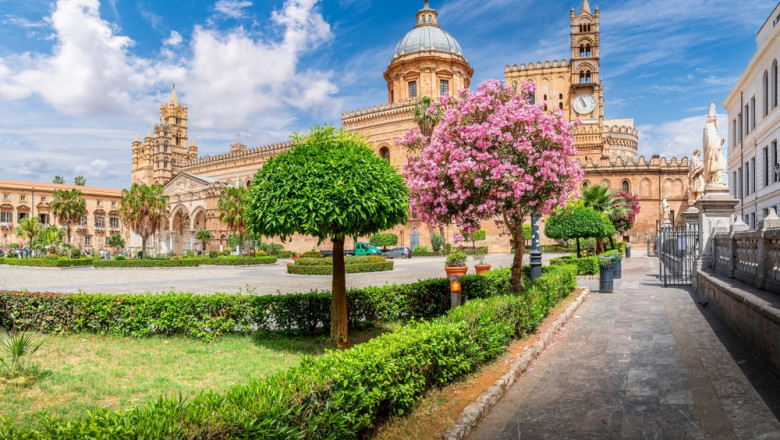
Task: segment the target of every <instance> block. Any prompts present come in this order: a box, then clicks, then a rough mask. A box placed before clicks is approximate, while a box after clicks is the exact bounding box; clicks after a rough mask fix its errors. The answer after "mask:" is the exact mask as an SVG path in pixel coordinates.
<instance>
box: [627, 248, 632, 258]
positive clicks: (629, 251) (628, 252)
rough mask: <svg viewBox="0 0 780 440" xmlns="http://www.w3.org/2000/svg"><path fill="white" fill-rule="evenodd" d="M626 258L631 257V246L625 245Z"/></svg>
mask: <svg viewBox="0 0 780 440" xmlns="http://www.w3.org/2000/svg"><path fill="white" fill-rule="evenodd" d="M626 258H631V246H626Z"/></svg>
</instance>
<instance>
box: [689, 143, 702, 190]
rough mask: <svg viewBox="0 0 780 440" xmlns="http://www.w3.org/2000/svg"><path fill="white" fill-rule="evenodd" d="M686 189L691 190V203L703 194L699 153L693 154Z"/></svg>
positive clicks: (697, 151)
mask: <svg viewBox="0 0 780 440" xmlns="http://www.w3.org/2000/svg"><path fill="white" fill-rule="evenodd" d="M688 188H690V190H691V197H690V199H691V201H692V202H693V201H696V200H697V199H698V198H699V197H700V196H701V193H703V192H704V163H703V162H702V161H701V151H699V150H698V149H696V150H695V151H694V152H693V158H692V159H691V165H690V168H689V169H688Z"/></svg>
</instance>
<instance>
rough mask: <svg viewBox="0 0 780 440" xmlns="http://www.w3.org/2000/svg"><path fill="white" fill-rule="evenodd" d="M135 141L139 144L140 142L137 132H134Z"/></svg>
mask: <svg viewBox="0 0 780 440" xmlns="http://www.w3.org/2000/svg"><path fill="white" fill-rule="evenodd" d="M135 141H136V142H139V141H140V139H138V132H137V131H136V132H135Z"/></svg>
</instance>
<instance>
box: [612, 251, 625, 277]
mask: <svg viewBox="0 0 780 440" xmlns="http://www.w3.org/2000/svg"><path fill="white" fill-rule="evenodd" d="M622 260H623V256H622V255H620V254H617V255H614V256H613V257H612V263H614V264H613V267H612V278H613V279H618V278H622V277H623V262H622Z"/></svg>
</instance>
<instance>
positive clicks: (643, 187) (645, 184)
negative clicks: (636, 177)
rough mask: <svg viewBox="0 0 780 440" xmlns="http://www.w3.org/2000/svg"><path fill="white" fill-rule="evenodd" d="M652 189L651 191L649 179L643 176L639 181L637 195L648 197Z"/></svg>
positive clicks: (651, 186)
mask: <svg viewBox="0 0 780 440" xmlns="http://www.w3.org/2000/svg"><path fill="white" fill-rule="evenodd" d="M652 191H653V185H652V183H651V182H650V179H648V178H647V177H645V178H644V179H642V181H641V182H639V195H640V196H641V197H650V194H652Z"/></svg>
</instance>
